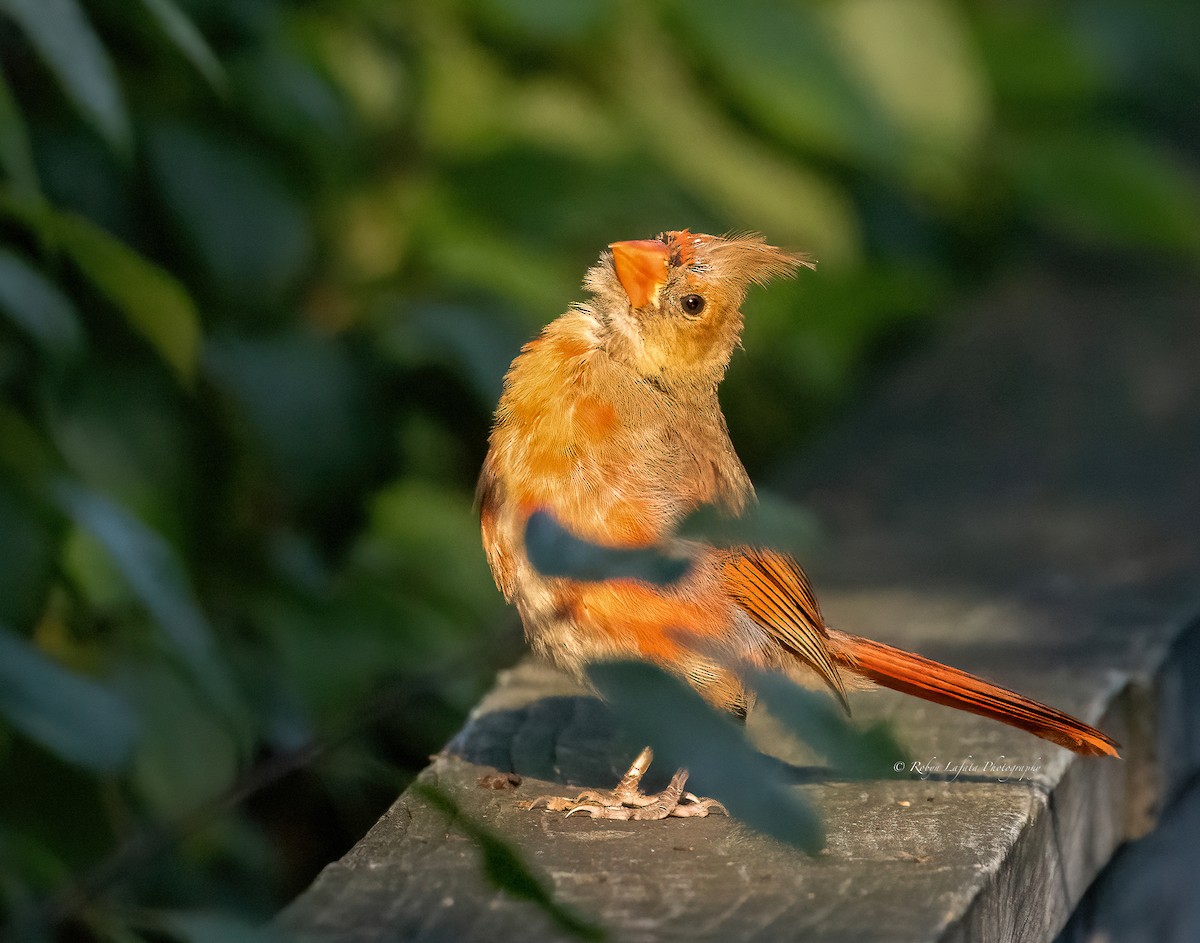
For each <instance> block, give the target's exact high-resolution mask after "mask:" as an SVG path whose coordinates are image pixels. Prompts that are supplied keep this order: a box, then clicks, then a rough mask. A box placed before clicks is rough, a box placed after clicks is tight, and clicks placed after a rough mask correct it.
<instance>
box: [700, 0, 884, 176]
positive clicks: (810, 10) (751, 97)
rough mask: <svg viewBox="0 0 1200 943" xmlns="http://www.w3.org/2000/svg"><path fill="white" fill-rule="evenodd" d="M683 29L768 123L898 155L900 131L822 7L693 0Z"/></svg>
mask: <svg viewBox="0 0 1200 943" xmlns="http://www.w3.org/2000/svg"><path fill="white" fill-rule="evenodd" d="M685 10H686V12H685V14H684V15H682V16H680V18H679V28H680V29H681V30H683V31H685V32H686V34H687V35H689V36H690V37H691V38H692V40H693V42H694V44H695V46H696V48H697V51H698V52H699V54H700V55H701V56H702V57H703V58H704V59H705V63H706V64H707V65H710V66H711V68H712V69H713V71H714V72H715V73H716V75H717V77H718V79H719V80H720V81H721V82H722V83H723V84H724V85H725V86H726V87H727V88H728V89H729V91H730V92H731V93H732V94H733V95H734V96H735V98H736V100H737V102H738V103H739V104H740V105H742V106H744V107H745V108H746V109H748V110H749V111H750V113H751V114H752V115H754V117H756V118H757V119H758V121H759V122H760V123H761V124H762V125H763V126H764V127H766V128H767V129H769V130H771V131H773V132H774V133H777V134H780V135H783V136H784V137H785V138H786V139H788V140H790V141H792V142H794V143H795V144H798V145H800V146H802V147H805V148H810V149H815V150H818V151H821V152H824V153H827V154H830V155H833V156H837V157H850V158H856V159H858V160H859V161H868V162H870V163H879V162H886V163H890V162H891V161H892V160H893V159H894V158H895V157H896V156H897V153H896V151H895V145H896V144H897V143H898V142H897V140H896V135H895V129H894V128H892V127H891V126H890V125H889V124H888V123H887V121H886V120H884V116H883V114H882V113H881V112H880V111H879V110H878V109H877V107H876V105H875V102H874V101H873V100H872V99H871V97H870V96H869V95H868V94H867V92H866V90H865V89H864V88H863V87H862V85H861V84H860V82H859V81H858V79H857V77H856V76H854V75H853V74H852V73H851V71H850V70H849V68H848V67H847V63H846V62H845V60H844V58H843V57H842V55H841V53H840V51H839V49H838V48H837V46H836V45H835V43H834V42H833V41H832V37H831V36H830V31H829V28H828V27H827V26H826V24H825V23H824V22H823V20H822V18H821V16H820V15H819V9H818V8H814V6H812V5H807V4H799V3H772V2H769V0H746V2H743V3H737V4H733V3H728V2H725V0H689V2H688V3H687V5H686V8H685Z"/></svg>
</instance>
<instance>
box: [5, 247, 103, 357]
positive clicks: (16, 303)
mask: <svg viewBox="0 0 1200 943" xmlns="http://www.w3.org/2000/svg"><path fill="white" fill-rule="evenodd" d="M0 310H3V311H5V312H6V313H7V314H8V316H9V318H10V319H11V320H12V321H13V323H14V324H16V325H17V327H19V328H20V329H21V330H22V331H24V332H25V333H26V334H27V335H28V336H29V337H30V338H31V339H32V340H33V341H34V343H36V344H37V345H38V346H39V347H40V348H42V350H43V351H45V353H46V354H47V355H49V356H50V357H51V358H52V359H53V360H56V361H59V362H67V363H69V362H71V361H74V360H77V359H78V358H79V356H80V355H81V354H82V353H83V346H84V333H83V328H82V326H81V325H80V323H79V312H78V311H76V310H75V305H74V304H72V303H71V300H70V299H69V298H68V297H67V296H66V295H64V294H63V293H62V292H61V291H60V290H59V288H58V286H57V285H55V284H54V283H53V282H51V281H50V280H49V279H47V278H46V277H45V276H44V275H43V274H42V273H41V272H39V271H38V270H37V269H35V268H34V267H33V266H31V265H30V264H29V263H28V262H26V261H25V260H24V259H23V258H21V256H19V255H16V254H15V253H13V252H9V251H8V250H7V249H0Z"/></svg>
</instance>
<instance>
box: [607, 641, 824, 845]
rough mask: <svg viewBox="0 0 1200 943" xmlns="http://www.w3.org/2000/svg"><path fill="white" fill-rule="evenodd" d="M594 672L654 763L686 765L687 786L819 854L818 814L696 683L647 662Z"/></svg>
mask: <svg viewBox="0 0 1200 943" xmlns="http://www.w3.org/2000/svg"><path fill="white" fill-rule="evenodd" d="M588 677H589V678H590V679H591V681H592V683H593V684H594V685H595V686H596V688H597V690H598V691H599V692H600V694H601V696H603V698H604V700H605V701H606V702H608V704H609V706H610V707H611V708H612V709H613V711H614V712H615V713H616V715H617V717H618V719H619V720H620V722H621V726H622V727H623V729H624V730H625V731H626V733H627V734H628V736H629V738H630V740H631V742H633V743H638V744H649V745H650V746H651V747H653V748H654V752H655V760H654V762H655V763H656V764H658V763H662V764H665V766H666V768H667V769H668V770H674V769H677V768H680V767H685V768H687V769H688V770H689V772H690V773H691V776H692V779H691V780H689V788H691V789H692V790H693V791H696V790H700V791H701V792H702V793H703V794H705V795H708V796H711V797H713V798H716V799H719V800H720V801H721V802H723V803H724V804H725V807H726V808H727V809H728V810H729V813H730V814H731V815H732V816H734V818H737V819H740V820H741V821H743V822H745V823H746V824H747V825H749V826H751V827H752V828H755V829H757V830H758V831H760V832H763V833H764V834H767V835H770V836H771V837H773V838H776V839H779V840H780V841H784V842H787V843H788V844H791V845H795V846H796V847H797V848H800V849H801V850H803V851H806V852H808V853H809V854H815V853H816V852H818V851H820V849H821V848H822V847H823V846H824V844H825V837H824V834H823V831H822V829H821V823H820V821H819V819H818V817H817V814H816V812H814V811H813V809H812V808H810V807H809V805H808V804H807V803H806V802H804V801H803V799H801V798H800V797H799V796H798V795H796V794H795V793H794V792H791V791H789V790H788V788H787V786H786V785H785V783H784V782H783V780H782V779H781V777H780V773H779V767H778V765H777V764H776V763H774V762H772V761H771V760H769V759H768V758H767V757H765V756H764V755H763V754H761V753H759V752H758V751H757V750H755V749H754V748H753V747H752V746H751V745H750V743H749V742H748V741H747V740H746V737H745V734H744V731H743V728H741V727H740V726H738V725H737V724H735V723H734V721H733V720H732V719H731V718H730V717H728V716H726V715H724V714H718V713H717V712H716V711H715V710H714V709H713V708H712V707H710V706H709V705H708V704H706V703H705V702H704V700H703V699H702V698H701V697H700V695H699V694H697V693H696V692H695V691H694V690H693V689H692V688H690V687H688V686H687V685H685V684H684V683H683V682H682V681H679V680H678V679H676V678H674V677H672V676H670V675H668V674H666V673H665V672H663V671H662V670H661V669H659V668H656V667H654V666H653V665H649V664H646V663H643V662H603V663H600V664H596V665H593V666H592V667H591V668H589V669H588Z"/></svg>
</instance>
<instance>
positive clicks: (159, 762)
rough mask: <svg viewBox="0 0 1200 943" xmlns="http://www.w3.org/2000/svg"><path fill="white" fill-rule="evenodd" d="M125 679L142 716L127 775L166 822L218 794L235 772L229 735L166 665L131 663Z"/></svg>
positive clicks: (235, 756)
mask: <svg viewBox="0 0 1200 943" xmlns="http://www.w3.org/2000/svg"><path fill="white" fill-rule="evenodd" d="M125 677H126V679H127V683H128V685H129V687H130V689H131V691H130V695H131V697H132V698H133V699H134V702H135V703H136V704H137V707H138V709H139V712H140V714H141V716H142V737H141V741H140V742H139V743H138V749H137V753H136V755H135V757H134V760H133V764H132V771H131V778H132V781H133V783H134V785H135V786H136V788H137V790H138V792H139V794H140V795H141V796H143V797H144V798H145V800H146V802H147V803H148V804H149V805H150V806H151V808H153V810H154V811H155V812H156V813H157V814H158V815H159V816H160V817H161V818H163V819H168V820H169V819H173V818H178V817H180V816H184V815H187V814H188V813H191V812H194V811H195V810H196V809H198V808H200V807H201V806H202V805H203V804H204V803H206V802H209V801H211V800H213V799H215V798H216V797H217V796H220V795H221V794H222V793H223V792H224V791H225V790H226V789H228V788H229V785H230V784H231V783H232V782H233V781H234V779H235V778H236V776H237V773H238V748H237V744H236V743H235V742H234V740H233V737H231V736H230V733H229V731H228V730H227V729H226V728H225V727H223V726H222V725H221V724H220V722H219V720H218V719H217V718H214V717H213V715H212V713H211V711H208V710H206V709H205V706H204V704H203V703H202V702H201V701H200V700H199V699H198V698H197V697H196V694H195V692H194V691H193V690H190V689H189V687H188V685H187V684H186V683H185V681H184V679H183V678H181V677H180V676H179V674H178V672H176V671H174V670H172V668H171V666H169V665H167V664H165V663H163V662H161V661H160V662H158V663H153V662H145V663H140V664H136V663H135V664H133V665H131V666H130V667H129V669H128V671H127V672H126V675H125Z"/></svg>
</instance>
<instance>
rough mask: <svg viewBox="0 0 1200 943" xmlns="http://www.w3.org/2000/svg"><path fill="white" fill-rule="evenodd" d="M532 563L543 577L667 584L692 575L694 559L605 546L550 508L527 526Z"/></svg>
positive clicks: (651, 549) (526, 540) (532, 515)
mask: <svg viewBox="0 0 1200 943" xmlns="http://www.w3.org/2000/svg"><path fill="white" fill-rule="evenodd" d="M525 550H526V553H527V554H528V555H529V562H530V563H532V564H533V566H534V569H536V570H537V571H538V572H539V573H541V574H542V576H553V577H565V578H567V579H573V580H583V581H585V582H598V581H600V580H609V579H637V580H645V581H646V582H647V583H654V584H656V585H658V586H665V585H668V584H671V583H677V582H679V580H681V579H683V578H684V577H685V576H687V574H688V570H690V569H691V560H690V559H689V558H687V557H677V556H669V555H667V554H665V553H662V552H660V551H658V550H655V549H653V548H645V549H643V548H637V549H627V548H623V547H605V546H602V545H600V544H596V543H592V542H591V541H590V540H584V539H583V538H582V537H577V536H576V535H575V534H572V533H571V532H570V531H568V530H567V529H566V528H565V527H563V526H562V525H561V524H560V523H559V522H558V520H557V519H556V518H555V517H554V515H553V514H551V513H549V512H548V511H534V513H533V514H531V515H530V516H529V521H528V523H527V524H526V525H525Z"/></svg>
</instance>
